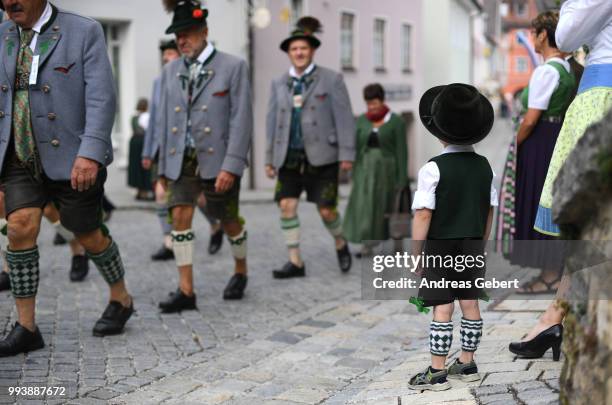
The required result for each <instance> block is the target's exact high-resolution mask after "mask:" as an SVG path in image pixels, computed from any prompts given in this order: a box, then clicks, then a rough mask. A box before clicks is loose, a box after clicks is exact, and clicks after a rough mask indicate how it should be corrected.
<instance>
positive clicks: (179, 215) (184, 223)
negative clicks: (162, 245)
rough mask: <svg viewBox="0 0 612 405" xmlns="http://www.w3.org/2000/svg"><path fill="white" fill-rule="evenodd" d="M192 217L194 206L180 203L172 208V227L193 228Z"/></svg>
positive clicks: (176, 228)
mask: <svg viewBox="0 0 612 405" xmlns="http://www.w3.org/2000/svg"><path fill="white" fill-rule="evenodd" d="M192 217H193V207H190V206H186V205H185V206H183V205H179V206H176V207H174V208H172V228H173V229H174V230H177V231H184V230H187V229H189V228H191V220H192Z"/></svg>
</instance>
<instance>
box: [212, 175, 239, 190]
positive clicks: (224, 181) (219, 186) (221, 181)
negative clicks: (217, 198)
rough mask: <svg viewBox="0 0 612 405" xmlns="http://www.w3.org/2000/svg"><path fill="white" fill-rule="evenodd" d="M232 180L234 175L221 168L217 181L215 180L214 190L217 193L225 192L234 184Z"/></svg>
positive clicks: (234, 177)
mask: <svg viewBox="0 0 612 405" xmlns="http://www.w3.org/2000/svg"><path fill="white" fill-rule="evenodd" d="M234 181H236V175H234V174H232V173H230V172H226V171H225V170H221V172H220V173H219V175H218V176H217V181H216V182H215V191H216V192H217V193H225V192H227V191H228V190H229V189H230V188H232V186H233V185H234Z"/></svg>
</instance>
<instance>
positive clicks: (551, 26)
mask: <svg viewBox="0 0 612 405" xmlns="http://www.w3.org/2000/svg"><path fill="white" fill-rule="evenodd" d="M558 23H559V12H558V11H546V12H544V13H540V14H539V15H538V16H537V17H536V18H535V19H533V20H532V21H531V27H532V28H533V29H534V30H535V32H536V35H539V34H540V33H541V32H542V31H546V35H547V37H548V45H550V46H551V47H553V48H556V47H557V41H555V31H556V30H557V24H558Z"/></svg>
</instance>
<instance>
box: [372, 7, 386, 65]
mask: <svg viewBox="0 0 612 405" xmlns="http://www.w3.org/2000/svg"><path fill="white" fill-rule="evenodd" d="M385 28H386V21H385V20H382V19H380V18H377V19H375V20H374V69H376V70H377V71H381V70H385Z"/></svg>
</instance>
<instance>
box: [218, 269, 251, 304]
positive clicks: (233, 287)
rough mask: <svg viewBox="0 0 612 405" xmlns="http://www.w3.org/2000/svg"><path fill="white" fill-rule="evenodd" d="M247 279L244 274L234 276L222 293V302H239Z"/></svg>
mask: <svg viewBox="0 0 612 405" xmlns="http://www.w3.org/2000/svg"><path fill="white" fill-rule="evenodd" d="M248 281H249V278H248V277H247V275H246V274H238V273H236V274H234V275H233V276H232V278H230V281H229V282H228V283H227V287H225V290H224V291H223V299H224V300H241V299H242V297H243V295H244V289H245V288H246V286H247V282H248Z"/></svg>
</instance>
